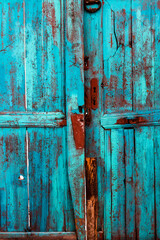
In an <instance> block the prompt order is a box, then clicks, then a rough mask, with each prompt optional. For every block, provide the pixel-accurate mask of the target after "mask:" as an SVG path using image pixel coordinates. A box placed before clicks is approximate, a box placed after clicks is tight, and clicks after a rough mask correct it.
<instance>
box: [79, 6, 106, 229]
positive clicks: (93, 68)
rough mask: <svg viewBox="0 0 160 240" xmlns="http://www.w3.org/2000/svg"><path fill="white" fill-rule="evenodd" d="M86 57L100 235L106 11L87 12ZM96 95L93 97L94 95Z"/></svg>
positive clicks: (89, 133) (88, 153)
mask: <svg viewBox="0 0 160 240" xmlns="http://www.w3.org/2000/svg"><path fill="white" fill-rule="evenodd" d="M84 53H85V58H87V59H88V61H87V62H88V69H87V68H86V70H85V72H84V76H85V109H86V112H89V116H88V118H89V121H88V122H87V116H86V125H85V133H86V135H85V142H86V150H85V151H86V157H88V158H96V159H97V183H98V202H99V204H98V223H97V224H98V225H97V228H98V230H99V231H102V230H103V214H104V212H103V201H104V198H103V194H104V193H103V184H101V181H102V182H103V171H104V169H103V165H104V159H102V158H103V157H102V156H101V151H103V150H102V149H101V147H100V146H101V143H100V142H101V138H100V136H101V133H102V132H101V126H100V124H99V121H98V119H99V116H100V114H101V110H102V108H101V83H102V79H103V68H102V64H103V43H102V8H101V9H100V10H99V11H97V12H96V13H94V14H90V13H88V12H86V11H85V12H84ZM94 84H95V86H96V94H95V95H94V93H93V89H92V88H93V85H94ZM92 93H93V94H92ZM94 97H96V101H95V103H96V105H95V106H93V98H94Z"/></svg>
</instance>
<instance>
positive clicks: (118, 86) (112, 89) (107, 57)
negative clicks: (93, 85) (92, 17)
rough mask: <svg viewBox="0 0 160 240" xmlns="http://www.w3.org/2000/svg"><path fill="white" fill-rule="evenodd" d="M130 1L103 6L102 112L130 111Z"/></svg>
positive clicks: (107, 2)
mask: <svg viewBox="0 0 160 240" xmlns="http://www.w3.org/2000/svg"><path fill="white" fill-rule="evenodd" d="M131 19H132V18H131V1H123V0H122V1H116V0H113V1H110V0H105V1H104V4H103V20H102V26H103V32H102V34H103V61H104V65H103V68H104V77H103V108H104V112H105V113H110V112H124V111H130V110H132V50H131V47H132V39H131Z"/></svg>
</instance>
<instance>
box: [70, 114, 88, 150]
mask: <svg viewBox="0 0 160 240" xmlns="http://www.w3.org/2000/svg"><path fill="white" fill-rule="evenodd" d="M71 121H72V127H73V136H74V142H75V145H76V149H83V148H84V139H85V138H84V115H83V114H76V113H75V114H72V115H71Z"/></svg>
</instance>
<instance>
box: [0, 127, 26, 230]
mask: <svg viewBox="0 0 160 240" xmlns="http://www.w3.org/2000/svg"><path fill="white" fill-rule="evenodd" d="M20 175H22V176H23V177H24V179H23V180H20V179H19V177H20ZM27 225H28V194H27V163H26V156H25V129H21V130H20V129H3V128H2V129H1V130H0V231H2V232H3V231H14V232H15V231H25V229H26V228H27Z"/></svg>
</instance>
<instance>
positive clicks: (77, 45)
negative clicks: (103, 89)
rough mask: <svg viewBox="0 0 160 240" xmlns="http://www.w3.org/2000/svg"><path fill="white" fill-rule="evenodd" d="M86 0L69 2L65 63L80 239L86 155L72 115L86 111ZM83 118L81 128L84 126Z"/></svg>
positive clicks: (71, 167) (81, 235)
mask: <svg viewBox="0 0 160 240" xmlns="http://www.w3.org/2000/svg"><path fill="white" fill-rule="evenodd" d="M82 3H83V1H81V0H68V1H66V11H65V13H66V32H65V42H66V50H65V64H66V65H65V66H66V112H67V116H66V118H67V160H68V174H69V183H70V189H71V196H72V202H73V207H74V217H75V226H76V233H77V238H78V239H82V240H83V239H86V229H85V221H86V220H85V198H86V196H85V155H84V148H82V149H76V143H75V140H74V133H73V131H74V129H73V126H72V121H71V116H72V114H73V113H74V114H83V111H82V112H81V110H82V108H83V106H84V69H83V68H84V67H83V58H84V46H83V18H82V16H83V7H82ZM82 120H83V121H82V122H79V125H81V126H79V127H81V128H84V116H83V119H82ZM83 132H84V131H83Z"/></svg>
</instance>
